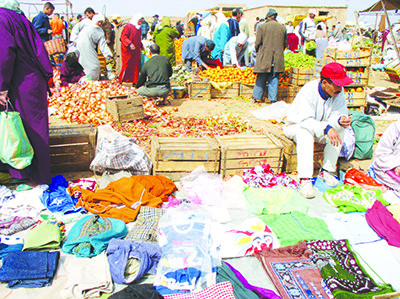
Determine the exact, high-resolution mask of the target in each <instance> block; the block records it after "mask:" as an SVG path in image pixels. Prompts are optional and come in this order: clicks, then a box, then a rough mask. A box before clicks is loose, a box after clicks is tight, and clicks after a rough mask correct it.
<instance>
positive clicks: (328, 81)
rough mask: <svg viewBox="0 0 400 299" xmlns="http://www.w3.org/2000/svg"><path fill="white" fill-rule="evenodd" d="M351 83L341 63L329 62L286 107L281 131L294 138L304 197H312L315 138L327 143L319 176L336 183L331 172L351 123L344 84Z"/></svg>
mask: <svg viewBox="0 0 400 299" xmlns="http://www.w3.org/2000/svg"><path fill="white" fill-rule="evenodd" d="M352 83H353V80H352V79H350V78H349V77H348V76H347V73H346V68H345V67H344V66H343V65H341V64H340V63H337V62H331V63H328V64H327V65H325V66H324V67H323V68H322V70H321V79H320V80H313V81H310V82H308V83H307V84H306V85H304V86H303V87H302V88H301V89H300V91H299V93H298V94H297V96H296V97H295V99H294V101H293V103H292V105H290V107H289V110H288V113H287V118H286V121H287V123H288V126H287V127H285V128H284V130H283V133H284V134H285V135H286V137H288V138H290V139H293V141H294V142H296V149H297V173H298V177H299V178H300V193H301V194H302V195H303V196H304V197H306V198H312V197H315V194H314V188H313V183H312V181H311V178H312V176H313V172H314V163H313V155H314V142H318V143H325V144H326V146H325V149H324V160H323V163H322V169H321V171H320V174H319V176H318V178H319V179H320V180H322V181H324V182H325V183H326V184H327V185H330V186H332V187H334V186H336V185H338V183H339V182H338V180H337V179H336V178H335V177H334V175H333V173H334V172H336V163H337V159H338V157H339V153H340V150H341V148H342V140H343V135H344V130H345V128H347V127H349V126H350V125H351V120H350V118H349V117H348V111H347V103H346V99H345V96H344V92H343V86H346V85H349V84H352Z"/></svg>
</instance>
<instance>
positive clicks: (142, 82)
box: [136, 44, 172, 104]
mask: <svg viewBox="0 0 400 299" xmlns="http://www.w3.org/2000/svg"><path fill="white" fill-rule="evenodd" d="M150 54H151V58H150V59H149V60H148V61H146V62H145V64H144V65H143V68H142V69H141V71H140V75H139V78H138V81H137V83H136V88H138V90H137V93H138V94H139V95H141V96H143V97H147V98H156V97H160V98H163V99H162V101H161V103H162V104H167V103H168V100H167V96H168V94H169V93H170V91H171V85H170V83H169V77H171V76H172V67H171V63H170V62H169V60H168V58H167V57H165V56H161V55H160V46H159V45H157V44H152V45H150Z"/></svg>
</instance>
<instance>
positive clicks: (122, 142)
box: [89, 135, 152, 175]
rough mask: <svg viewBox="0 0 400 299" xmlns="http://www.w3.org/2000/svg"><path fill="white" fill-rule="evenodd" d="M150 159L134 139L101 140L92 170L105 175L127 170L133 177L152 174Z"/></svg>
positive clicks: (121, 137)
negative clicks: (109, 171) (105, 173)
mask: <svg viewBox="0 0 400 299" xmlns="http://www.w3.org/2000/svg"><path fill="white" fill-rule="evenodd" d="M151 167H152V163H151V160H150V157H149V156H148V155H147V154H146V153H145V151H144V150H143V149H142V148H141V147H139V146H138V145H137V144H136V143H135V140H134V139H130V138H128V137H125V136H123V135H118V136H117V137H116V138H115V139H114V140H112V141H108V140H107V139H106V138H103V139H102V140H100V142H99V144H98V145H97V149H96V156H95V157H94V159H93V161H92V163H90V167H89V168H90V169H91V170H93V171H95V172H100V173H103V172H104V171H106V170H111V171H119V170H127V171H129V172H130V173H132V174H133V175H139V174H150V169H151Z"/></svg>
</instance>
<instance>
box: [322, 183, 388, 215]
mask: <svg viewBox="0 0 400 299" xmlns="http://www.w3.org/2000/svg"><path fill="white" fill-rule="evenodd" d="M323 197H324V199H325V200H326V201H327V202H328V203H329V204H330V205H332V206H334V207H337V208H339V212H343V213H351V212H365V211H367V210H368V209H369V208H371V207H372V205H373V204H374V202H375V200H379V201H380V202H381V203H382V204H383V205H384V206H387V205H389V203H388V202H387V201H385V200H384V199H383V195H382V190H364V189H363V188H361V187H359V186H348V185H338V186H336V187H335V188H332V189H328V190H326V191H325V193H324V195H323Z"/></svg>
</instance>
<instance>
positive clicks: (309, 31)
mask: <svg viewBox="0 0 400 299" xmlns="http://www.w3.org/2000/svg"><path fill="white" fill-rule="evenodd" d="M317 13H318V12H317V10H316V9H315V8H311V9H309V10H308V17H307V18H305V19H304V20H303V21H302V22H301V23H302V26H301V28H300V30H299V34H300V36H301V38H302V40H303V42H304V53H305V54H307V55H311V56H314V57H315V34H316V33H317V27H316V25H315V16H316V15H317ZM307 44H309V45H308V47H307Z"/></svg>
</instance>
